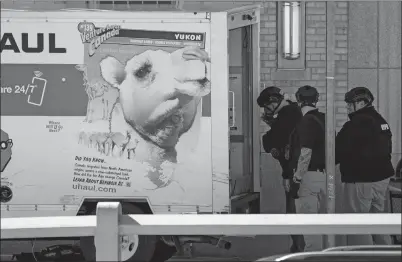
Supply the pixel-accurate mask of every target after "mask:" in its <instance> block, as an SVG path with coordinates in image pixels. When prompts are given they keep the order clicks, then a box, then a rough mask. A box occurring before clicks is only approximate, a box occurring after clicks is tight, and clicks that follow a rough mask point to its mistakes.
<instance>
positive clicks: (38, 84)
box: [28, 76, 47, 106]
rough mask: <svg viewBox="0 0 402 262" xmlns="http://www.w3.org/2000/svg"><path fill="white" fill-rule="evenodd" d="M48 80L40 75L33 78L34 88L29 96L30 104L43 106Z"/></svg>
mask: <svg viewBox="0 0 402 262" xmlns="http://www.w3.org/2000/svg"><path fill="white" fill-rule="evenodd" d="M46 84H47V80H46V79H43V78H40V77H37V76H35V77H33V78H32V86H33V87H32V89H31V93H30V94H29V96H28V104H31V105H35V106H41V105H42V103H43V97H44V95H45V91H46Z"/></svg>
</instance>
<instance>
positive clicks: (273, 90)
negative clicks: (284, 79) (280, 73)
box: [257, 86, 284, 107]
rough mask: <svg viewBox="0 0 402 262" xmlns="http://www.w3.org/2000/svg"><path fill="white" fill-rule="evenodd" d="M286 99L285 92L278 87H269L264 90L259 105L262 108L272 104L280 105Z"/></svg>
mask: <svg viewBox="0 0 402 262" xmlns="http://www.w3.org/2000/svg"><path fill="white" fill-rule="evenodd" d="M283 99H284V95H283V92H282V90H281V89H280V88H278V87H276V86H269V87H267V88H265V89H264V90H262V92H261V93H260V95H259V96H258V98H257V104H258V105H259V106H260V107H264V106H265V105H267V104H270V103H280V102H282V100H283Z"/></svg>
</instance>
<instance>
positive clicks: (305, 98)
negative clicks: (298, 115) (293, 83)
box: [296, 85, 319, 106]
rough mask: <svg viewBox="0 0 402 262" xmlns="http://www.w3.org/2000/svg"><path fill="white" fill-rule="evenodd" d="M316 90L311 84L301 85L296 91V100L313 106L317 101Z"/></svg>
mask: <svg viewBox="0 0 402 262" xmlns="http://www.w3.org/2000/svg"><path fill="white" fill-rule="evenodd" d="M318 97H319V94H318V91H317V89H316V88H315V87H312V86H308V85H306V86H302V87H300V88H299V89H298V90H297V92H296V99H297V102H299V103H301V104H302V105H309V106H315V105H314V104H315V103H317V102H318Z"/></svg>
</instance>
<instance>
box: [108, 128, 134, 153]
mask: <svg viewBox="0 0 402 262" xmlns="http://www.w3.org/2000/svg"><path fill="white" fill-rule="evenodd" d="M110 138H111V140H112V146H111V148H110V150H111V153H112V155H115V156H116V155H117V156H119V157H121V156H123V153H124V151H125V149H126V146H127V144H128V143H129V141H130V138H129V137H127V136H125V135H123V134H122V133H112V135H111V137H110ZM116 151H117V153H116Z"/></svg>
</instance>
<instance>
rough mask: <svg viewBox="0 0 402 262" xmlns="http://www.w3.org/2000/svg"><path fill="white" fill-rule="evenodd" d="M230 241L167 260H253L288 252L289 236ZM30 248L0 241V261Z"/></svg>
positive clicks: (40, 243) (198, 247)
mask: <svg viewBox="0 0 402 262" xmlns="http://www.w3.org/2000/svg"><path fill="white" fill-rule="evenodd" d="M225 239H226V240H227V241H230V242H231V243H232V248H231V249H230V250H224V249H219V248H216V247H215V246H211V245H207V244H194V245H193V257H192V258H188V257H173V258H171V259H170V260H169V262H187V261H188V262H190V261H194V262H195V261H255V260H257V259H259V258H262V257H267V256H271V255H276V254H284V253H287V252H288V246H289V238H288V237H287V236H257V237H255V238H244V237H227V238H225ZM75 243H76V241H54V242H52V243H51V244H52V245H53V244H75ZM49 245H50V244H49V243H48V242H47V243H46V242H45V241H36V242H35V245H34V248H33V249H34V250H35V251H40V250H41V249H42V248H44V247H46V246H49ZM31 249H32V244H31V242H27V241H10V242H9V241H3V242H1V254H2V259H1V261H5V260H6V257H5V256H6V255H12V254H18V253H21V252H22V250H24V252H29V251H30V250H31Z"/></svg>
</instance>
